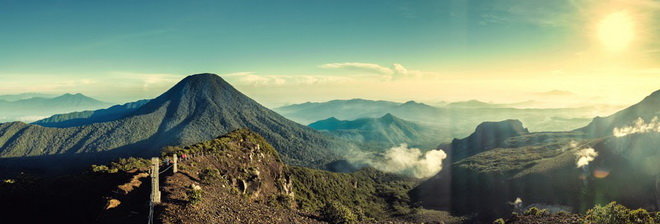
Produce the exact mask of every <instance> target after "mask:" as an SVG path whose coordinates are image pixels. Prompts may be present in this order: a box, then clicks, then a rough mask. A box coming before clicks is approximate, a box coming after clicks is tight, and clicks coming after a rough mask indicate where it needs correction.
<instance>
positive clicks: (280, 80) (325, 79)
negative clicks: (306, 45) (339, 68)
mask: <svg viewBox="0 0 660 224" xmlns="http://www.w3.org/2000/svg"><path fill="white" fill-rule="evenodd" d="M221 76H222V77H226V78H227V79H230V80H233V81H236V82H237V83H238V84H241V85H249V86H255V87H259V86H285V85H316V84H328V83H346V82H350V81H352V80H353V79H352V78H348V77H342V76H336V75H262V74H256V73H255V72H237V73H229V74H222V75H221Z"/></svg>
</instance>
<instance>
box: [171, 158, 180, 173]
mask: <svg viewBox="0 0 660 224" xmlns="http://www.w3.org/2000/svg"><path fill="white" fill-rule="evenodd" d="M178 160H179V156H177V155H176V153H174V155H172V173H176V172H179V166H178V164H177V162H178Z"/></svg>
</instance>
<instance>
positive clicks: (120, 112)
mask: <svg viewBox="0 0 660 224" xmlns="http://www.w3.org/2000/svg"><path fill="white" fill-rule="evenodd" d="M148 102H149V100H139V101H135V102H130V103H125V104H122V105H115V106H112V107H109V108H107V109H101V110H94V111H91V110H89V111H82V112H72V113H67V114H56V115H53V116H51V117H48V118H45V119H42V120H38V121H35V122H33V124H36V125H40V126H44V127H54V128H68V127H75V126H82V125H88V124H93V123H101V122H106V121H113V120H117V119H120V118H124V117H126V116H129V115H131V114H132V113H133V112H135V111H136V110H138V109H139V108H140V107H142V106H143V105H145V104H147V103H148Z"/></svg>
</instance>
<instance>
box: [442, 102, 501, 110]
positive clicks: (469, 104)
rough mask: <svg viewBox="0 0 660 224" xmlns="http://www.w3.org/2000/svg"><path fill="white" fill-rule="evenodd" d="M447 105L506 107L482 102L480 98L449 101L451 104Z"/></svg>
mask: <svg viewBox="0 0 660 224" xmlns="http://www.w3.org/2000/svg"><path fill="white" fill-rule="evenodd" d="M446 106H447V107H465V108H498V107H506V105H502V104H492V103H486V102H481V101H478V100H468V101H461V102H453V103H449V104H447V105H446Z"/></svg>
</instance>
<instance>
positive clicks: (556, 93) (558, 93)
mask: <svg viewBox="0 0 660 224" xmlns="http://www.w3.org/2000/svg"><path fill="white" fill-rule="evenodd" d="M534 95H538V96H573V95H575V93H573V92H571V91H566V90H556V89H555V90H550V91H546V92H536V93H534Z"/></svg>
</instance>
